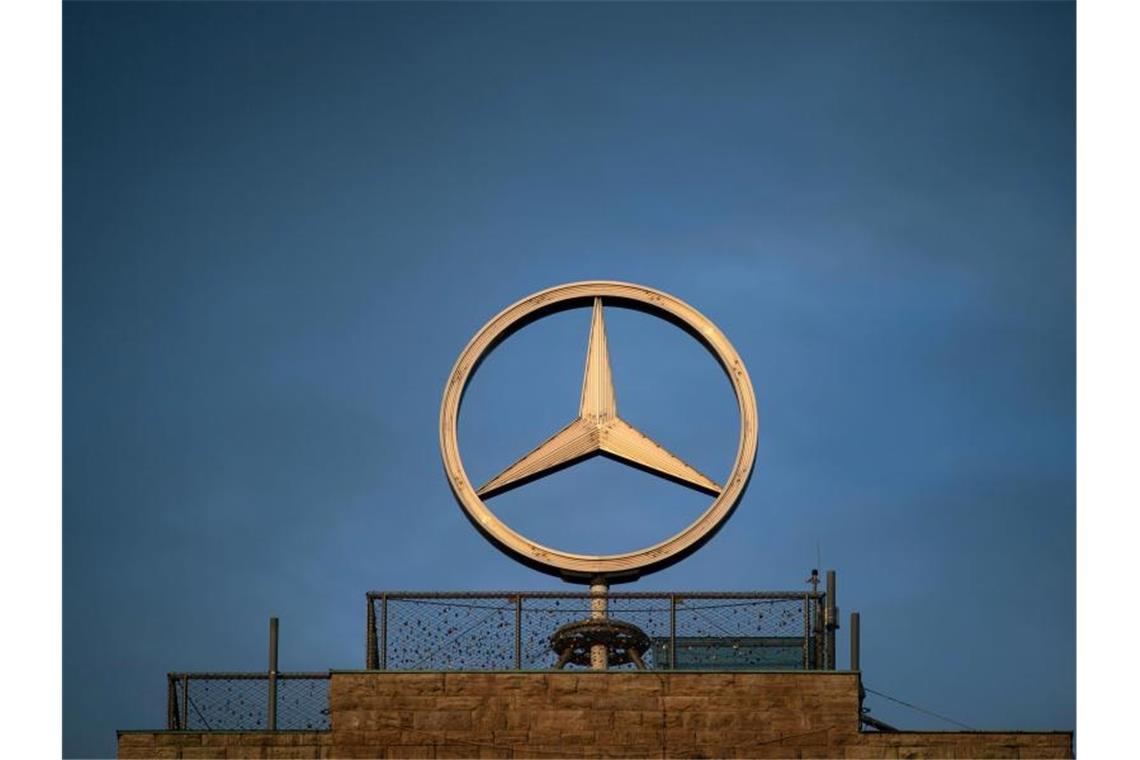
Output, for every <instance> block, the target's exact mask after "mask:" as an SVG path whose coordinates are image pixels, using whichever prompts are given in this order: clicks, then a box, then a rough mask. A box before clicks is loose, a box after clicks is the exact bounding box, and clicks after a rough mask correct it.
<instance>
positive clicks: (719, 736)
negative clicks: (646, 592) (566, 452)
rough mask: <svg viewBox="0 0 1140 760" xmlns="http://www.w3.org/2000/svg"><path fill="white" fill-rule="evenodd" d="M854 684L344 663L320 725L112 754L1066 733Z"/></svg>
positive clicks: (728, 753) (493, 749)
mask: <svg viewBox="0 0 1140 760" xmlns="http://www.w3.org/2000/svg"><path fill="white" fill-rule="evenodd" d="M858 694H859V675H858V674H857V673H845V672H783V673H775V672H769V673H739V672H737V673H727V672H726V673H667V672H653V671H649V672H645V671H642V672H628V671H622V672H589V671H575V672H559V671H555V672H533V673H469V672H468V673H459V672H453V673H400V672H375V671H374V672H344V673H333V675H332V678H331V682H330V687H329V706H330V717H331V723H332V728H331V731H329V732H324V733H321V732H282V733H279V734H272V733H263V732H262V733H244V734H243V733H220V732H219V733H193V732H155V733H122V734H120V738H119V756H120V757H124V758H126V757H132V758H133V757H187V758H189V757H264V758H275V757H310V758H321V757H345V758H351V757H390V758H401V757H403V758H412V757H426V758H468V757H469V758H482V757H492V758H508V757H532V758H545V757H548V758H560V757H591V758H595V757H612V758H621V757H625V758H640V757H716V758H721V757H724V758H731V757H750V758H785V757H805V758H807V757H824V758H828V757H832V758H847V757H850V758H955V757H979V758H980V757H1013V758H1016V757H1034V758H1059V757H1071V756H1072V749H1071V744H1072V735H1071V734H1070V733H1047V732H1046V733H989V732H900V733H897V734H879V733H862V732H861V731H860V730H859V696H858ZM148 742H151V743H149V744H148ZM214 749H216V750H218V751H217V752H214V753H213V754H210V752H211V750H214ZM148 752H149V753H150V754H148ZM156 753H157V754H156Z"/></svg>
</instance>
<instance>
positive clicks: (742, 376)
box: [439, 280, 759, 582]
mask: <svg viewBox="0 0 1140 760" xmlns="http://www.w3.org/2000/svg"><path fill="white" fill-rule="evenodd" d="M593 298H601V299H603V301H615V302H619V303H622V304H623V305H630V306H633V307H634V308H637V309H640V310H642V311H645V312H648V313H650V314H653V315H654V316H658V317H663V318H665V319H667V320H668V321H670V322H672V323H674V324H676V325H678V326H680V327H682V328H684V329H685V330H686V331H687V332H689V333H690V334H691V335H692V336H694V337H696V338H697V339H699V340H700V342H701V343H703V344H704V345H705V347H706V348H708V349H709V351H710V352H711V353H712V354H713V355H714V356H715V357H716V360H717V362H718V363H719V364H720V366H721V367H722V368H723V369H724V371H725V374H726V375H727V376H728V379H729V381H730V382H731V383H732V387H733V390H734V392H735V394H736V401H737V406H738V408H739V412H740V438H739V443H738V445H737V449H736V458H735V460H734V462H733V465H732V470H731V472H730V473H729V475H728V478H727V480H726V482H725V484H724V487H723V489H722V490H721V492H720V493H719V495H717V497H716V499H715V500H714V501H713V503H712V505H711V506H709V507H708V508H707V509H706V510H705V511H704V512H703V513H702V514H701V515H700V516H699V517H698V518H697V519H696V520H695V521H693V522H692V523H691V524H690V525H689V526H688V527H686V528H684V529H683V530H681V531H680V532H679V533H677V534H676V535H674V536H672V537H670V538H667V539H665V540H664V541H661V542H659V543H657V544H654V545H652V546H648V547H645V548H643V549H638V550H636V551H631V552H624V553H621V554H603V555H590V554H575V553H571V552H565V551H561V550H559V549H554V548H551V547H548V546H543V545H542V544H539V543H537V542H535V541H532V540H530V539H528V538H526V537H525V536H523V535H521V534H520V533H517V532H516V531H514V530H512V529H511V528H510V527H509V526H508V525H506V524H505V523H504V522H502V521H501V520H500V519H499V518H498V517H497V516H496V515H495V514H494V513H493V512H492V511H491V510H490V509H489V508H488V507H487V505H486V504H485V503H484V502H483V500H482V499H481V498H480V497H479V496H478V495H477V494H476V492H475V488H474V487H473V486H472V483H471V481H470V479H469V478H468V477H467V472H466V471H465V470H464V468H463V460H462V458H461V457H460V454H459V431H458V423H459V409H460V405H461V403H462V401H463V393H464V391H465V390H466V388H467V383H468V381H469V380H470V379H471V376H472V374H473V373H474V371H475V369H476V368H477V367H478V365H479V362H480V361H481V360H482V359H483V358H484V356H485V355H486V354H487V353H488V352H489V351H490V350H491V349H492V348H494V347H495V346H496V345H498V343H499V342H501V341H502V340H503V339H505V338H506V337H508V336H509V335H510V334H511V333H513V332H514V331H515V330H517V329H518V328H520V327H521V326H523V325H525V324H529V323H530V322H531V321H533V320H535V319H538V318H540V317H542V316H545V315H546V314H549V313H552V312H554V311H558V310H561V309H564V308H570V307H573V306H575V305H578V304H579V303H580V302H588V301H589V300H591V299H593ZM758 436H759V430H758V417H757V411H756V397H755V394H754V392H753V389H752V381H751V380H750V379H749V377H748V372H747V370H746V369H745V368H744V362H742V361H741V359H740V356H739V355H738V354H737V353H736V349H734V348H733V347H732V344H731V343H729V341H728V339H727V338H726V337H725V336H724V334H723V333H722V332H721V331H720V330H719V329H718V328H717V327H716V325H714V324H713V323H712V322H711V321H710V320H709V319H708V318H707V317H705V316H704V315H703V314H701V313H700V312H698V311H697V310H696V309H694V308H693V307H692V306H689V305H688V304H687V303H685V302H684V301H681V300H680V299H678V298H675V297H673V296H671V295H669V294H668V293H664V292H662V291H659V290H655V289H653V288H649V287H645V286H643V285H634V284H631V283H626V282H613V281H604V280H594V281H587V282H575V283H568V284H565V285H558V286H555V287H553V288H549V289H547V290H542V291H540V292H538V293H535V294H533V295H530V296H527V297H526V298H524V299H522V300H520V301H518V302H516V303H514V304H512V305H511V306H508V307H507V308H506V309H504V310H503V311H501V312H500V313H499V314H497V315H496V316H495V317H494V318H493V319H491V320H490V321H489V322H488V323H487V324H486V325H484V326H483V327H482V329H480V330H479V332H477V333H476V334H475V337H473V338H472V339H471V341H470V342H469V343H468V344H467V346H466V347H465V348H464V349H463V351H462V353H460V355H459V359H458V360H457V361H456V363H455V367H454V368H453V369H452V371H451V374H450V375H449V376H448V381H447V387H446V388H445V389H444V393H443V403H442V405H441V408H440V415H439V443H440V450H441V453H442V455H443V465H444V471H445V472H446V474H447V479H448V481H449V482H450V483H451V489H452V491H453V492H454V493H455V497H456V499H458V501H459V504H460V506H462V508H463V510H464V512H465V513H466V515H467V516H468V517H469V518H470V519H471V521H472V523H473V524H474V525H475V526H476V527H477V528H478V529H479V530H480V531H481V532H482V533H483V535H484V536H486V537H487V538H488V539H489V540H491V541H492V543H494V544H495V545H496V546H497V547H498V548H500V549H502V550H503V551H505V552H506V553H507V554H509V555H510V556H512V557H514V558H515V559H517V560H519V561H521V562H523V563H524V564H527V565H529V566H531V567H534V568H536V569H538V570H541V571H543V572H547V573H551V574H554V575H559V576H562V577H563V578H565V579H567V580H571V581H590V580H593V579H596V578H604V579H606V580H608V581H611V582H612V581H619V580H632V579H634V578H636V577H638V576H640V575H645V574H647V573H650V572H653V571H655V570H660V569H662V568H664V567H667V566H668V565H671V564H673V563H675V562H677V561H679V560H680V559H682V558H684V557H685V556H688V554H690V553H692V552H693V551H695V550H696V549H697V548H699V547H700V546H701V545H702V544H703V543H704V542H705V541H707V540H708V539H709V538H711V537H712V535H713V534H714V533H715V532H716V531H717V530H718V529H719V528H720V526H721V525H723V523H724V521H725V520H726V519H727V518H728V516H729V515H730V514H732V511H733V509H735V507H736V504H737V502H738V501H739V499H740V496H741V495H742V494H743V492H744V489H745V487H746V486H747V485H748V480H749V478H750V476H751V474H752V465H753V462H754V461H755V458H756V445H757V439H758Z"/></svg>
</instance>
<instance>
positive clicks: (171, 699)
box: [166, 673, 178, 731]
mask: <svg viewBox="0 0 1140 760" xmlns="http://www.w3.org/2000/svg"><path fill="white" fill-rule="evenodd" d="M176 678H177V676H175V675H174V674H173V673H167V674H166V728H167V730H168V731H174V730H177V729H178V685H177V683H176V682H175V679H176Z"/></svg>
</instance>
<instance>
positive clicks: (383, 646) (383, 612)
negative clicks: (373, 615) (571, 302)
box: [380, 594, 388, 670]
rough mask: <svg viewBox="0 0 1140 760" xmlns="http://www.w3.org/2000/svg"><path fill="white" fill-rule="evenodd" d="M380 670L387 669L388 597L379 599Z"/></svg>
mask: <svg viewBox="0 0 1140 760" xmlns="http://www.w3.org/2000/svg"><path fill="white" fill-rule="evenodd" d="M380 669H381V670H387V669H388V595H387V594H383V595H381V597H380Z"/></svg>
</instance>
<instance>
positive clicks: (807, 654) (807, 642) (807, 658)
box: [804, 594, 811, 670]
mask: <svg viewBox="0 0 1140 760" xmlns="http://www.w3.org/2000/svg"><path fill="white" fill-rule="evenodd" d="M804 670H811V598H810V597H809V596H808V595H807V594H804Z"/></svg>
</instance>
